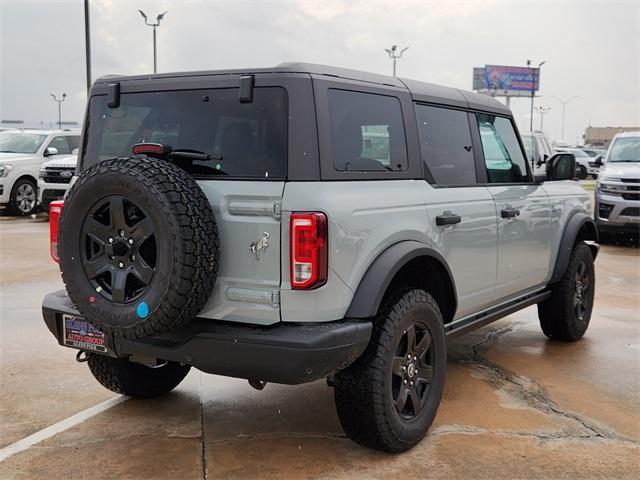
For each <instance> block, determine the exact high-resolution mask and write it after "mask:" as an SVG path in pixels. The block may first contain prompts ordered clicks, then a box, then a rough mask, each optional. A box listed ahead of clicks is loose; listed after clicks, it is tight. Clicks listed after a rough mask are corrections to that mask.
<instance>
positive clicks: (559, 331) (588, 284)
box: [538, 243, 596, 342]
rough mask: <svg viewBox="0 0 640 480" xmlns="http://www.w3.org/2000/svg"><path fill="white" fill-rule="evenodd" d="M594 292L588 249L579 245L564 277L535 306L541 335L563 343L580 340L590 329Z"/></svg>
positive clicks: (593, 276)
mask: <svg viewBox="0 0 640 480" xmlns="http://www.w3.org/2000/svg"><path fill="white" fill-rule="evenodd" d="M595 290H596V276H595V268H594V263H593V255H592V254H591V249H590V248H589V247H588V246H587V245H585V244H584V243H579V244H577V245H576V246H575V247H574V248H573V251H572V252H571V257H570V258H569V265H568V266H567V271H566V272H565V273H564V276H563V277H562V278H561V279H560V281H559V282H558V283H556V284H555V285H553V286H552V287H551V296H550V297H549V298H548V299H547V300H545V301H544V302H542V303H540V304H538V318H539V319H540V326H541V327H542V331H543V332H544V334H545V335H546V336H547V337H549V338H551V339H554V340H562V341H565V342H573V341H576V340H579V339H581V338H582V337H583V335H584V334H585V333H586V331H587V328H588V327H589V321H590V320H591V312H592V310H593V298H594V294H595Z"/></svg>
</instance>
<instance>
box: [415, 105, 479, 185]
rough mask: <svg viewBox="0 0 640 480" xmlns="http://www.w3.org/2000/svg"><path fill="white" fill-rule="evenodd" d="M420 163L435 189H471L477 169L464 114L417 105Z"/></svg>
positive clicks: (467, 118)
mask: <svg viewBox="0 0 640 480" xmlns="http://www.w3.org/2000/svg"><path fill="white" fill-rule="evenodd" d="M416 118H417V121H418V132H419V133H420V149H421V152H422V161H423V162H424V163H425V165H426V166H427V168H428V169H429V171H430V172H431V175H433V178H434V180H435V182H436V184H438V185H473V184H475V183H476V167H475V163H474V158H473V149H472V143H471V131H470V130H469V117H468V115H467V112H462V111H460V110H451V109H448V108H439V107H428V106H425V105H416Z"/></svg>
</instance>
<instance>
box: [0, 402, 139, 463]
mask: <svg viewBox="0 0 640 480" xmlns="http://www.w3.org/2000/svg"><path fill="white" fill-rule="evenodd" d="M128 398H129V397H125V396H122V395H121V396H118V397H113V398H110V399H109V400H105V401H104V402H102V403H99V404H97V405H94V406H93V407H89V408H87V409H86V410H82V411H81V412H78V413H76V414H74V415H71V416H70V417H68V418H65V419H64V420H61V421H60V422H58V423H54V424H53V425H51V426H49V427H47V428H43V429H42V430H40V431H38V432H36V433H34V434H32V435H29V436H28V437H25V438H23V439H22V440H18V441H17V442H15V443H12V444H11V445H7V446H6V447H4V448H2V449H1V450H0V462H2V461H4V460H6V459H7V458H9V457H10V456H12V455H15V454H16V453H20V452H23V451H25V450H27V449H29V448H31V447H32V446H34V445H36V444H38V443H40V442H42V441H43V440H46V439H47V438H50V437H53V436H54V435H56V434H58V433H60V432H64V431H65V430H68V429H70V428H72V427H75V426H76V425H78V424H80V423H82V422H84V421H86V420H88V419H90V418H91V417H94V416H96V415H98V414H99V413H102V412H104V411H105V410H109V409H110V408H111V407H115V406H116V405H118V404H119V403H122V402H124V401H125V400H128Z"/></svg>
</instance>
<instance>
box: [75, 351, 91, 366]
mask: <svg viewBox="0 0 640 480" xmlns="http://www.w3.org/2000/svg"><path fill="white" fill-rule="evenodd" d="M88 360H89V352H85V351H84V350H78V353H76V362H78V363H84V362H87V361H88Z"/></svg>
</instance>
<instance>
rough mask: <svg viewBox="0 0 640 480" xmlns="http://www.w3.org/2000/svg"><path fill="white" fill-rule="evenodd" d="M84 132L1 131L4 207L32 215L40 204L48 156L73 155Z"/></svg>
mask: <svg viewBox="0 0 640 480" xmlns="http://www.w3.org/2000/svg"><path fill="white" fill-rule="evenodd" d="M79 140H80V132H79V131H72V130H53V131H51V130H8V131H4V132H0V209H7V211H8V212H9V213H10V214H13V215H29V214H31V213H34V212H35V211H36V208H37V207H38V175H39V173H40V167H41V166H42V163H43V162H44V161H45V160H47V159H53V158H60V157H62V156H69V155H70V154H71V153H72V152H73V150H74V149H76V148H77V147H78V142H79Z"/></svg>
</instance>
